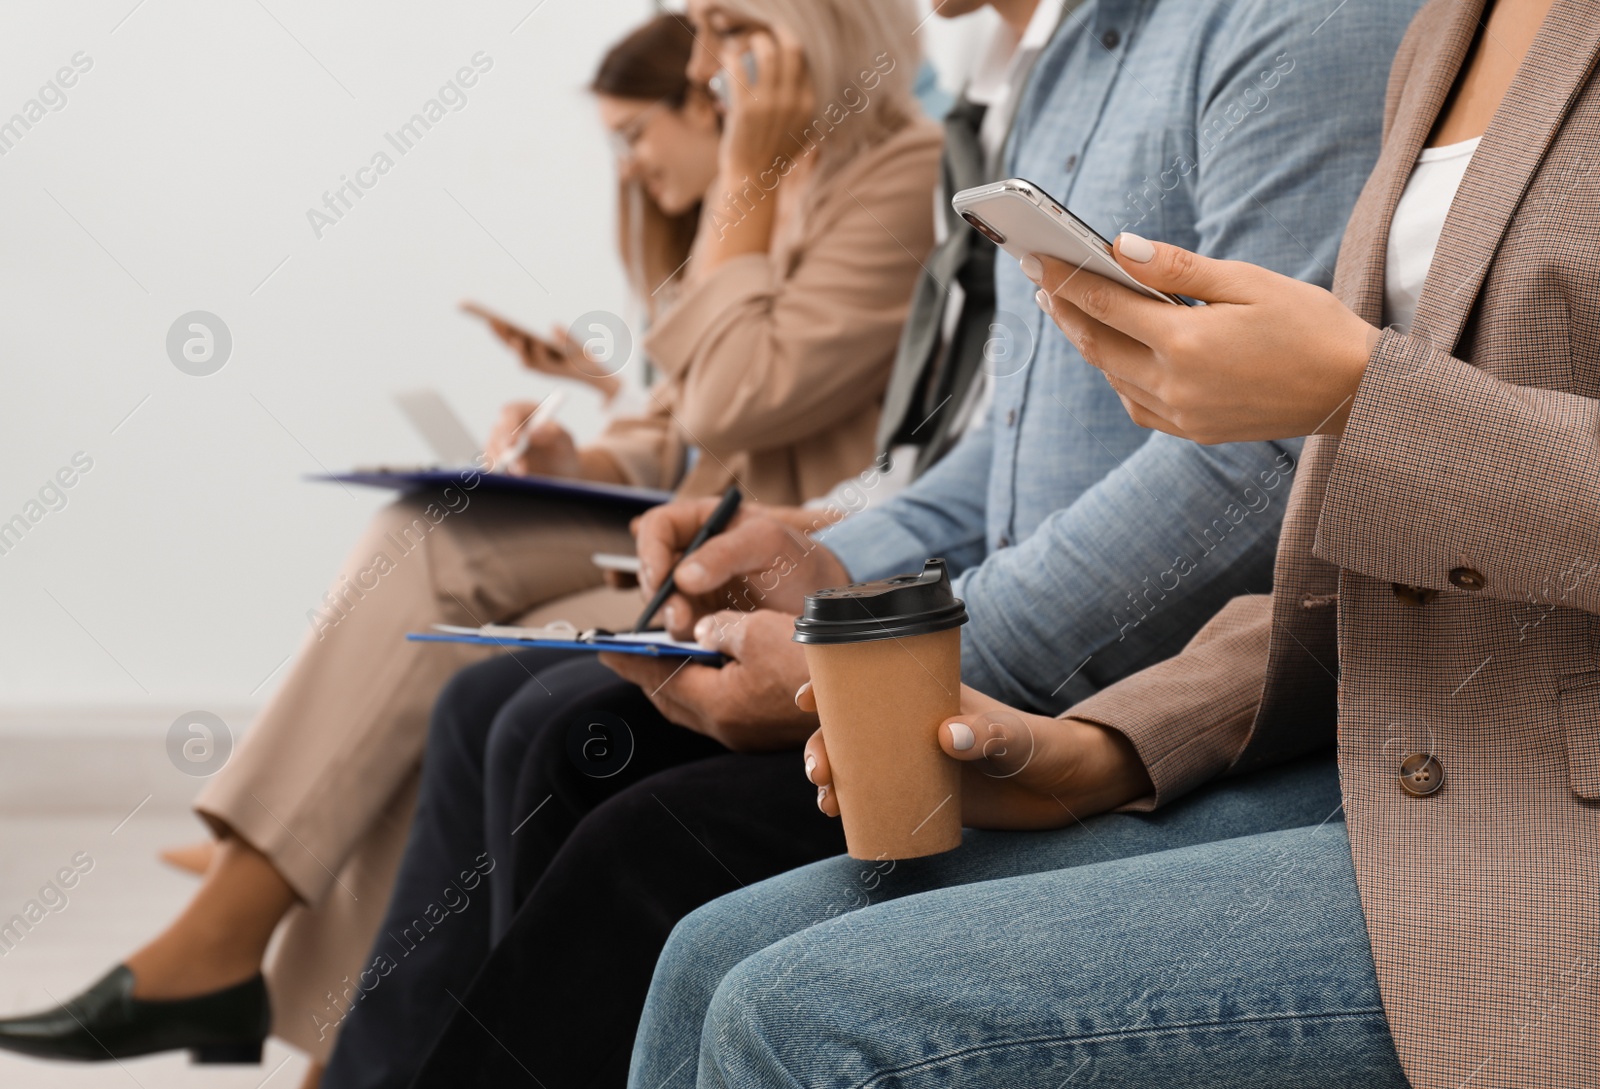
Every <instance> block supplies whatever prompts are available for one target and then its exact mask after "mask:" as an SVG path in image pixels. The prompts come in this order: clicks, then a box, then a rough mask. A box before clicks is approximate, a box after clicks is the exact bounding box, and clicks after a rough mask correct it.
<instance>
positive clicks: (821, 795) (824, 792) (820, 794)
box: [817, 786, 828, 812]
mask: <svg viewBox="0 0 1600 1089" xmlns="http://www.w3.org/2000/svg"><path fill="white" fill-rule="evenodd" d="M827 800H828V788H827V787H825V786H821V787H818V788H817V808H818V809H822V803H823V802H825V801H827ZM823 812H827V810H823Z"/></svg>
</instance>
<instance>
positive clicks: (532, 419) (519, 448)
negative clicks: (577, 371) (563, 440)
mask: <svg viewBox="0 0 1600 1089" xmlns="http://www.w3.org/2000/svg"><path fill="white" fill-rule="evenodd" d="M566 400H567V395H566V394H565V393H563V392H562V391H561V390H556V391H555V392H554V393H552V394H550V396H548V397H546V398H545V399H544V400H542V401H540V402H539V407H538V408H536V409H534V410H533V415H531V416H529V417H528V422H527V423H525V424H523V425H522V437H521V439H519V440H518V442H517V444H516V445H515V446H514V447H512V448H511V449H510V450H507V451H506V453H505V455H504V456H503V457H502V458H501V459H500V460H499V461H497V462H495V463H494V467H493V468H491V469H490V470H489V471H490V472H491V473H498V472H499V471H500V470H501V469H503V468H504V467H506V466H507V465H515V464H516V462H517V459H518V458H520V457H521V456H522V455H523V454H525V453H527V452H528V436H529V435H532V434H533V433H534V431H536V430H538V429H539V428H541V427H543V426H544V425H545V424H547V423H549V422H550V421H551V420H553V419H554V418H555V415H556V413H557V412H560V411H561V406H562V405H563V404H565V403H566Z"/></svg>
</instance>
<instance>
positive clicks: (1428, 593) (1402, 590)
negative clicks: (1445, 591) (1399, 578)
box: [1389, 582, 1439, 606]
mask: <svg viewBox="0 0 1600 1089" xmlns="http://www.w3.org/2000/svg"><path fill="white" fill-rule="evenodd" d="M1389 588H1390V589H1391V590H1393V591H1394V596H1395V597H1397V598H1399V599H1400V600H1401V601H1403V602H1405V603H1406V604H1407V605H1418V606H1421V605H1426V604H1427V603H1428V602H1430V601H1432V600H1433V599H1434V598H1436V597H1438V596H1439V591H1437V590H1430V589H1429V588H1428V587H1426V586H1407V585H1406V584H1405V583H1403V582H1397V583H1395V584H1394V585H1392V586H1390V587H1389Z"/></svg>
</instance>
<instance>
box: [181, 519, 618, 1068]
mask: <svg viewBox="0 0 1600 1089" xmlns="http://www.w3.org/2000/svg"><path fill="white" fill-rule="evenodd" d="M462 494H463V495H465V497H466V498H467V499H468V500H469V501H468V502H466V503H465V504H464V505H463V503H462V501H461V498H459V497H458V498H457V499H456V502H455V504H454V505H455V506H456V507H457V508H459V509H457V510H456V511H454V512H451V511H449V510H447V509H446V508H445V507H444V506H443V505H442V504H441V503H439V502H438V501H434V503H433V505H432V506H430V505H429V501H428V500H427V499H425V498H408V499H402V500H400V501H398V502H396V503H394V504H393V505H391V506H389V507H387V508H385V509H384V510H383V511H381V512H380V513H379V514H378V516H377V517H376V518H375V519H374V520H373V522H372V524H371V526H370V527H369V528H368V530H367V532H366V534H365V535H364V536H363V537H362V539H361V541H360V543H358V544H357V545H356V547H355V548H354V549H353V550H352V551H351V553H350V555H349V556H348V558H347V559H346V561H345V563H344V566H343V568H342V569H341V571H340V574H339V577H338V578H337V579H336V580H335V581H334V584H333V587H332V588H331V589H330V591H329V594H328V595H327V596H326V597H325V598H324V599H323V602H322V603H321V605H320V606H319V607H318V608H316V609H314V610H312V613H311V614H310V626H311V631H310V633H309V634H308V635H307V638H306V642H305V644H304V646H303V647H302V648H301V650H300V653H299V655H298V657H297V658H296V659H295V662H294V664H293V666H292V667H291V669H290V672H289V674H288V676H287V677H286V678H285V679H284V682H283V684H282V686H281V687H280V688H279V689H278V691H277V694H276V695H275V696H274V697H273V698H272V701H271V703H270V704H268V706H267V707H266V709H265V710H264V711H263V712H262V714H261V716H260V717H259V718H258V719H257V720H256V722H255V723H254V725H253V726H252V727H251V728H250V730H249V731H247V733H246V734H245V737H244V740H243V742H242V743H241V744H240V746H239V749H238V750H237V752H236V753H235V754H234V756H233V758H232V759H231V760H230V761H229V762H228V764H227V765H226V766H225V767H224V768H223V769H222V770H221V771H220V772H218V773H217V774H216V776H215V777H214V778H212V780H211V781H210V782H209V783H208V784H207V785H206V787H205V789H204V790H203V791H202V792H201V794H200V797H199V798H198V799H197V800H196V802H195V809H196V811H197V812H198V813H199V814H200V815H201V817H203V818H204V819H205V820H206V821H207V822H208V823H209V824H210V825H211V826H212V828H213V830H214V831H216V832H217V833H218V834H219V835H220V834H226V833H229V832H231V833H233V834H236V835H238V836H240V837H242V838H243V839H244V840H245V841H246V842H248V843H250V844H251V845H252V846H254V847H255V848H256V849H257V850H259V851H261V852H262V853H263V854H265V855H266V856H267V857H268V858H269V859H271V861H272V863H273V865H274V866H276V867H277V869H278V872H279V873H281V874H282V875H283V876H284V878H285V879H286V880H287V881H288V882H289V884H290V885H291V886H293V888H294V889H295V891H296V892H297V893H298V894H299V896H300V899H301V901H302V902H301V904H300V905H299V906H297V907H296V908H294V909H293V910H292V911H291V912H290V914H289V916H288V918H287V919H286V920H285V922H284V925H283V926H282V927H280V929H279V931H278V935H277V938H276V940H275V942H274V945H273V948H272V950H271V951H270V953H269V956H268V964H267V978H268V985H269V987H270V988H271V992H272V1003H273V1017H274V1026H273V1031H274V1033H275V1034H276V1035H278V1036H279V1037H281V1038H282V1039H284V1040H286V1041H287V1042H289V1043H290V1044H292V1045H294V1046H296V1047H299V1048H301V1049H303V1050H305V1051H306V1052H307V1053H308V1054H310V1055H311V1056H312V1057H313V1058H315V1059H318V1060H322V1059H325V1058H326V1057H327V1054H328V1052H329V1051H330V1050H331V1048H332V1046H333V1040H334V1036H335V1034H336V1032H337V1028H338V1024H339V1022H340V1021H341V1020H342V1019H343V1017H344V1015H345V1013H347V1012H348V1010H349V1005H350V995H353V994H356V993H358V992H357V991H356V987H355V983H356V981H357V980H358V977H359V975H360V972H361V970H362V969H363V968H365V967H367V965H366V963H365V961H366V957H367V954H368V952H369V950H370V948H371V946H372V942H373V938H374V935H375V932H376V930H377V927H378V923H379V922H380V921H381V919H382V916H383V911H384V909H385V907H387V905H388V900H389V892H390V888H391V887H392V885H393V883H394V878H395V872H396V870H397V869H398V867H399V863H400V855H401V852H402V851H403V849H404V847H405V842H406V836H407V832H408V830H409V828H410V824H411V811H412V807H413V805H414V804H415V799H416V789H417V782H418V776H419V767H420V763H421V758H422V752H423V745H424V742H425V740H426V737H427V730H428V719H429V713H430V712H431V710H432V708H433V702H434V699H435V697H436V696H437V694H438V692H439V689H440V688H441V687H442V686H443V685H444V682H445V681H447V680H448V679H449V678H450V676H451V675H452V674H454V673H455V672H456V671H457V670H459V669H461V668H462V667H463V666H466V665H469V664H471V663H473V662H476V661H480V660H482V659H483V658H486V657H489V656H490V655H492V654H495V653H499V652H498V651H496V650H495V649H494V648H489V647H473V646H468V645H464V644H452V643H410V642H407V641H406V639H405V634H406V633H407V632H410V631H425V630H427V629H428V627H429V626H430V625H432V624H436V623H445V624H481V623H489V622H505V621H512V620H516V619H519V618H521V619H525V620H527V621H529V622H531V623H546V622H549V621H550V620H554V619H560V618H564V619H568V620H571V621H572V622H573V623H575V624H577V625H579V626H580V627H585V626H597V625H598V626H602V627H626V626H628V625H629V624H631V623H632V621H633V619H634V617H635V614H636V613H637V611H638V609H639V608H640V604H639V599H638V594H637V592H636V591H631V590H629V591H618V590H608V589H605V588H604V587H602V586H601V584H600V574H599V571H598V570H597V569H596V568H595V567H594V565H593V564H592V563H591V562H590V559H589V557H590V555H591V554H592V553H594V552H631V551H632V550H633V543H632V539H631V538H630V537H629V534H628V530H627V519H626V518H625V517H624V516H622V515H621V514H613V513H606V512H595V511H592V510H589V509H587V508H586V507H584V506H582V505H578V504H559V503H550V502H546V501H542V500H541V501H530V500H528V499H527V498H524V497H518V496H507V495H503V494H494V493H462Z"/></svg>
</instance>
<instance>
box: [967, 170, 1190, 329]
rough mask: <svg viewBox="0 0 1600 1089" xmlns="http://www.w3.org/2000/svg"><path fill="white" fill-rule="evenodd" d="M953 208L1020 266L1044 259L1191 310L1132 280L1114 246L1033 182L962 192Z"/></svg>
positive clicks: (1013, 180) (1176, 299)
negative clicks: (1035, 257)
mask: <svg viewBox="0 0 1600 1089" xmlns="http://www.w3.org/2000/svg"><path fill="white" fill-rule="evenodd" d="M950 204H951V206H952V207H953V208H955V210H956V212H957V213H958V214H959V215H960V216H961V218H962V219H964V220H966V221H967V223H968V224H970V225H971V227H972V228H973V230H975V231H977V232H978V233H979V234H981V235H983V237H985V238H987V239H988V240H989V241H991V242H993V243H994V244H995V245H997V246H999V247H1000V248H1001V249H1003V250H1005V251H1006V252H1007V253H1009V254H1010V255H1011V256H1013V257H1015V258H1017V259H1018V260H1021V259H1022V258H1023V257H1026V256H1027V255H1028V254H1030V253H1042V254H1044V255H1045V256H1046V257H1054V258H1055V259H1056V260H1058V261H1065V262H1066V263H1067V264H1069V265H1074V266H1076V267H1078V268H1081V269H1086V270H1087V271H1089V272H1092V273H1094V274H1095V275H1097V276H1104V277H1105V278H1106V279H1108V280H1115V281H1116V282H1117V283H1119V284H1122V285H1123V286H1124V287H1131V288H1133V290H1135V291H1137V292H1139V293H1140V294H1142V295H1148V296H1150V297H1151V298H1152V299H1160V300H1161V301H1162V302H1169V303H1174V304H1176V305H1179V306H1189V305H1192V304H1190V303H1189V301H1188V300H1187V299H1183V298H1180V297H1179V296H1177V295H1168V294H1167V293H1166V292H1163V291H1157V290H1156V289H1155V288H1153V287H1146V286H1145V285H1144V284H1141V283H1140V282H1139V281H1138V280H1135V279H1134V278H1133V277H1132V276H1129V275H1128V274H1127V272H1125V271H1124V270H1123V268H1122V266H1121V265H1119V264H1117V259H1116V258H1115V257H1113V256H1112V255H1111V243H1110V242H1107V241H1106V240H1105V239H1104V238H1102V237H1100V235H1099V233H1097V232H1096V231H1095V230H1094V228H1092V227H1090V226H1089V225H1088V224H1087V223H1085V222H1084V221H1083V220H1081V219H1079V218H1078V217H1077V216H1075V215H1073V214H1072V213H1071V212H1069V211H1067V210H1066V209H1065V208H1064V207H1062V206H1061V204H1060V203H1059V202H1058V201H1057V200H1056V199H1055V198H1054V197H1052V196H1051V195H1050V194H1049V193H1046V192H1045V191H1044V190H1043V189H1041V188H1040V187H1039V186H1037V185H1035V184H1034V183H1033V182H1031V181H1025V180H1023V179H1022V178H1011V179H1009V180H1007V181H1000V182H994V183H993V184H992V185H980V186H977V187H975V188H972V189H963V190H962V191H961V192H959V193H957V194H956V195H955V196H954V197H951V198H950Z"/></svg>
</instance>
